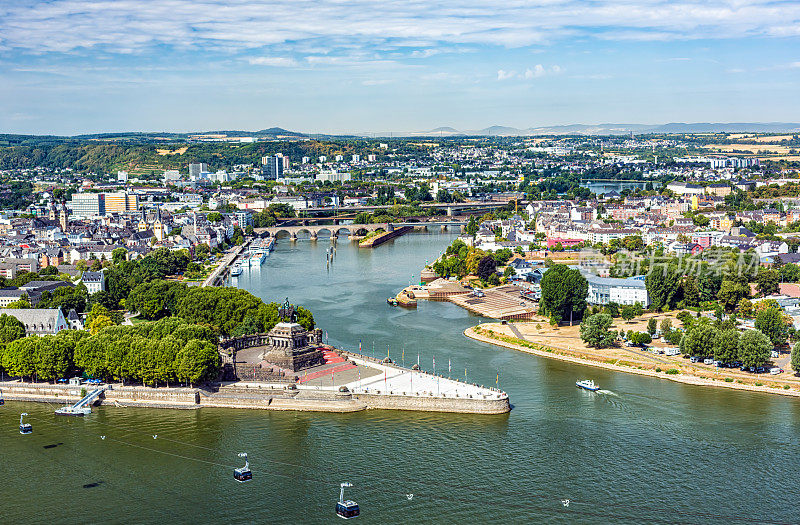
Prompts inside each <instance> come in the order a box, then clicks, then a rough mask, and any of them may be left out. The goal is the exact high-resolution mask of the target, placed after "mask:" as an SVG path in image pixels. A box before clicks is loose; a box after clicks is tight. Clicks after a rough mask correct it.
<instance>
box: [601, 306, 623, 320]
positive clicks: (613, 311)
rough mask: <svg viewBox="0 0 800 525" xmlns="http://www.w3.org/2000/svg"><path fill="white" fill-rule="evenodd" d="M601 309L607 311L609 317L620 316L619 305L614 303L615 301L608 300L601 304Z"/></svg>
mask: <svg viewBox="0 0 800 525" xmlns="http://www.w3.org/2000/svg"><path fill="white" fill-rule="evenodd" d="M603 311H604V312H608V315H610V316H611V317H614V318H616V317H619V316H620V313H619V305H618V304H617V303H615V302H610V303H608V304H606V305H605V306H603Z"/></svg>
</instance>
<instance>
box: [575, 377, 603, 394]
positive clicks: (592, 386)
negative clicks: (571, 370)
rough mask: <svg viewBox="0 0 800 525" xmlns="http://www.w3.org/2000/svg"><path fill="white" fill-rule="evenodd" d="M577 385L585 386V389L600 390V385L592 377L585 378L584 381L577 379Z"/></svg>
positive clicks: (579, 386)
mask: <svg viewBox="0 0 800 525" xmlns="http://www.w3.org/2000/svg"><path fill="white" fill-rule="evenodd" d="M575 386H577V387H578V388H583V389H584V390H591V391H592V392H597V391H598V390H600V385H598V384H596V383H595V382H594V381H592V380H591V379H584V380H583V381H575Z"/></svg>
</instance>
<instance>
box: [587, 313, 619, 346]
mask: <svg viewBox="0 0 800 525" xmlns="http://www.w3.org/2000/svg"><path fill="white" fill-rule="evenodd" d="M612 322H613V320H612V318H611V316H610V315H608V314H603V313H600V314H594V315H590V316H588V317H586V318H585V319H584V320H583V322H581V340H582V341H583V342H584V343H586V344H587V345H589V346H592V347H595V348H607V347H609V346H612V345H613V344H614V341H615V340H616V338H617V333H616V332H615V331H611V330H609V328H610V327H611V324H612Z"/></svg>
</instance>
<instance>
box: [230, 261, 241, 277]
mask: <svg viewBox="0 0 800 525" xmlns="http://www.w3.org/2000/svg"><path fill="white" fill-rule="evenodd" d="M231 275H232V276H233V277H237V276H239V275H242V267H241V266H239V265H238V264H235V265H234V266H233V268H231Z"/></svg>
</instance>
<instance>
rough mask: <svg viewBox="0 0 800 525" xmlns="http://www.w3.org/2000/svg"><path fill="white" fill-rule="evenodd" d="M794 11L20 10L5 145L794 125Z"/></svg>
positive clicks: (568, 7) (638, 6)
mask: <svg viewBox="0 0 800 525" xmlns="http://www.w3.org/2000/svg"><path fill="white" fill-rule="evenodd" d="M798 24H800V5H798V4H796V3H792V2H750V3H747V4H745V3H741V2H719V1H718V2H708V3H705V4H703V5H698V4H694V3H690V2H686V1H676V2H664V1H657V0H655V1H644V0H643V1H639V2H629V3H626V4H624V5H622V4H619V3H612V2H592V3H589V2H584V1H577V0H564V1H552V2H550V1H548V2H537V3H533V4H531V3H524V2H511V3H506V4H504V5H502V6H498V5H494V4H493V3H491V2H470V3H469V4H467V3H464V2H443V3H438V4H437V5H435V6H432V5H427V4H423V3H420V2H413V1H394V2H383V3H381V4H380V5H376V4H373V3H371V2H363V1H357V0H356V1H349V2H329V1H321V2H294V3H291V4H285V3H281V2H244V1H239V0H233V1H226V2H221V1H212V0H207V1H203V2H193V1H189V0H169V1H164V2H159V3H158V5H151V4H149V3H144V2H137V1H133V0H130V1H118V2H99V1H85V0H54V1H50V2H40V1H24V2H15V4H14V5H3V6H0V75H2V77H3V78H4V82H3V83H2V85H0V97H2V99H3V100H4V103H3V104H0V129H2V132H5V133H37V134H46V133H54V134H77V133H92V132H103V131H139V130H141V131H199V130H214V129H239V130H258V129H263V128H265V127H270V126H280V127H282V128H285V129H289V130H296V131H301V132H306V133H369V132H381V131H390V130H391V131H395V132H418V131H424V130H430V129H434V128H437V127H440V126H452V127H453V128H456V129H459V130H475V129H481V128H484V127H486V126H490V125H496V124H499V125H504V126H511V127H516V128H522V129H524V128H530V127H539V126H552V125H564V124H575V123H583V124H593V123H600V122H636V123H642V124H662V123H667V122H774V121H780V122H797V121H800V108H798V106H797V104H796V93H797V92H798V91H800V90H799V89H798V87H799V86H800V55H798V54H797V52H796V49H800V46H799V45H798V43H799V42H798V41H800V29H798V28H799V27H800V25H798Z"/></svg>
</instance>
